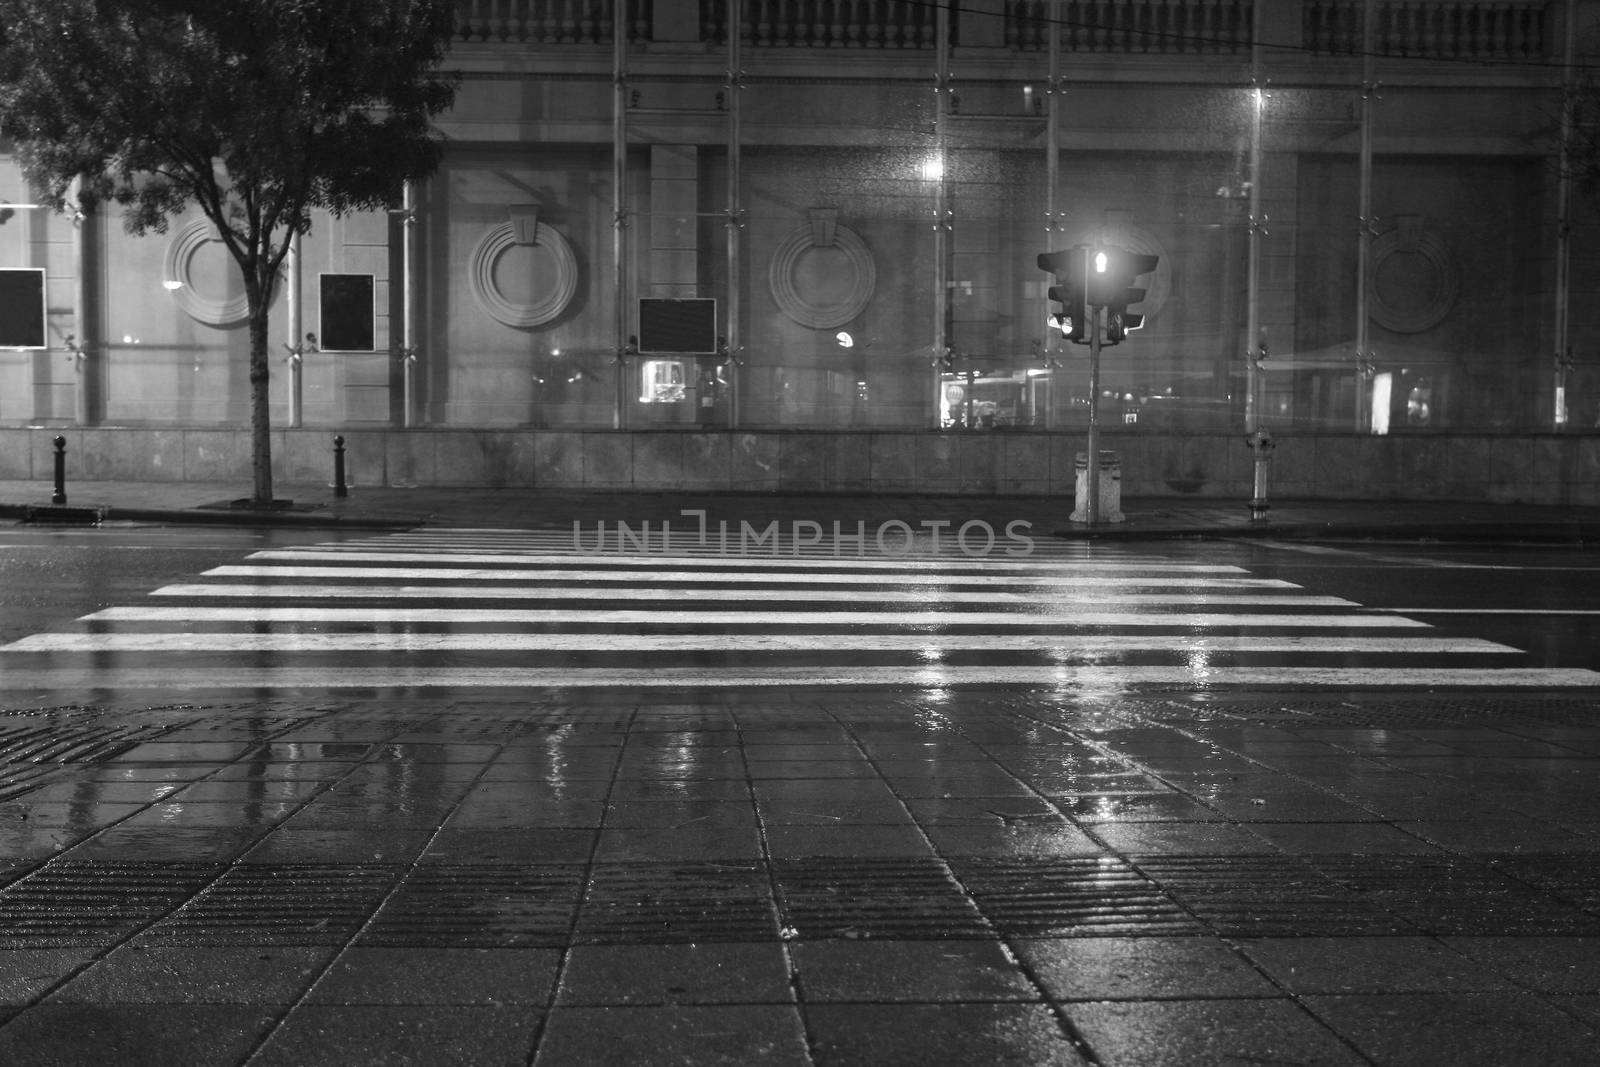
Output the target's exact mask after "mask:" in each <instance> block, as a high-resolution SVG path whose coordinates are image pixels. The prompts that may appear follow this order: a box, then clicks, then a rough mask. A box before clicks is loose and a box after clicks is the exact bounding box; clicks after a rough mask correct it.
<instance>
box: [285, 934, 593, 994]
mask: <svg viewBox="0 0 1600 1067" xmlns="http://www.w3.org/2000/svg"><path fill="white" fill-rule="evenodd" d="M560 958H561V953H560V952H559V951H558V950H556V949H549V948H509V949H506V948H370V947H361V946H354V947H351V948H347V949H345V950H344V951H343V952H341V953H340V954H339V957H338V959H337V960H335V961H334V962H333V965H332V966H331V967H329V968H328V970H327V972H326V973H324V974H323V975H322V977H321V978H320V979H319V980H318V981H317V984H316V985H315V986H313V987H312V989H311V992H310V993H309V994H308V995H307V997H306V1001H307V1003H310V1004H340V1005H346V1006H349V1005H357V1004H437V1005H467V1004H479V1005H489V1004H501V1005H512V1004H524V1005H536V1006H541V1007H542V1006H543V1005H544V1004H546V1003H548V1001H549V998H550V990H551V987H552V986H553V985H554V984H555V977H556V967H557V965H558V964H559V962H560Z"/></svg>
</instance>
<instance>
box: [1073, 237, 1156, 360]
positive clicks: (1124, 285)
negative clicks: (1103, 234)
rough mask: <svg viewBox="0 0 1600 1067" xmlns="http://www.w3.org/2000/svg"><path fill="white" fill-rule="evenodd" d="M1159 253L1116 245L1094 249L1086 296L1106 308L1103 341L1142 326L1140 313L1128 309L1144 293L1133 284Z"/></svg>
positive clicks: (1150, 268)
mask: <svg viewBox="0 0 1600 1067" xmlns="http://www.w3.org/2000/svg"><path fill="white" fill-rule="evenodd" d="M1159 262H1161V257H1160V256H1156V255H1152V254H1150V253H1148V252H1134V251H1130V250H1129V249H1126V248H1119V247H1118V246H1116V245H1107V246H1106V247H1105V248H1101V249H1098V250H1096V251H1095V253H1094V259H1093V268H1094V269H1093V271H1092V273H1091V274H1090V282H1089V300H1090V302H1091V303H1093V304H1095V305H1096V306H1104V307H1105V309H1106V344H1108V345H1114V344H1119V343H1120V342H1122V341H1123V340H1125V339H1126V338H1127V336H1128V334H1129V333H1131V332H1132V331H1134V330H1137V329H1139V328H1141V327H1142V326H1144V316H1143V315H1142V314H1139V313H1137V312H1131V311H1129V310H1128V305H1129V304H1137V303H1139V302H1140V301H1142V300H1143V299H1144V297H1145V293H1146V289H1145V287H1144V286H1142V285H1136V284H1134V283H1135V282H1137V281H1138V280H1139V279H1140V278H1141V277H1142V276H1144V275H1146V274H1152V273H1154V271H1155V269H1156V264H1157V263H1159Z"/></svg>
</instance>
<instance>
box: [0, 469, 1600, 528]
mask: <svg viewBox="0 0 1600 1067" xmlns="http://www.w3.org/2000/svg"><path fill="white" fill-rule="evenodd" d="M53 489H54V486H53V485H52V484H51V483H49V482H39V481H4V480H0V519H5V518H14V519H22V518H24V517H25V516H27V515H28V513H29V511H30V509H33V510H36V511H40V512H44V513H48V511H49V509H50V508H51V500H52V497H53V495H54V494H53ZM65 489H66V493H65V495H66V497H67V501H66V505H65V506H66V507H67V508H68V509H73V510H81V511H94V512H98V513H101V514H103V516H104V518H105V519H107V520H108V521H112V522H183V523H246V524H254V525H267V524H277V525H288V526H333V527H340V526H343V527H361V526H397V527H411V526H488V527H513V528H517V529H534V528H540V527H551V526H553V527H563V528H564V527H567V526H570V525H571V524H572V523H580V524H583V525H585V526H592V524H593V523H594V522H595V521H597V520H613V519H616V518H617V517H618V516H619V515H620V516H623V517H627V518H630V519H634V520H651V521H655V522H660V521H662V520H678V521H681V517H680V516H681V512H682V511H683V510H684V509H700V510H704V511H707V512H708V513H711V514H715V515H722V516H724V517H727V518H731V519H733V520H740V519H748V520H750V521H752V522H756V521H761V522H765V521H768V520H769V519H772V518H783V519H793V518H795V517H799V518H806V519H813V520H816V521H824V522H826V521H831V520H840V521H848V522H855V521H858V520H865V521H868V522H871V521H873V520H878V521H883V520H889V519H900V520H903V521H906V522H909V523H912V524H913V525H915V524H917V523H919V522H921V521H922V520H924V519H931V520H954V521H956V523H957V525H959V523H960V521H961V520H962V519H963V518H965V517H969V516H976V517H982V518H986V519H989V520H991V521H993V522H995V523H996V525H997V527H998V526H999V525H1003V524H1004V523H1005V522H1010V521H1013V520H1021V521H1025V522H1028V523H1030V524H1031V529H1032V533H1033V535H1034V536H1060V537H1067V538H1099V539H1134V540H1138V539H1149V538H1163V537H1214V536H1230V537H1362V538H1386V537H1399V538H1407V539H1415V538H1427V539H1435V540H1438V539H1448V540H1479V541H1503V542H1507V543H1517V542H1546V543H1566V544H1577V543H1582V544H1595V543H1600V508H1597V507H1577V506H1573V507H1559V506H1550V505H1531V504H1519V503H1495V502H1489V501H1477V502H1448V501H1396V500H1274V501H1272V502H1271V503H1270V507H1269V508H1268V510H1267V511H1266V512H1265V513H1264V516H1263V517H1262V518H1261V519H1260V520H1259V521H1258V520H1257V519H1256V518H1255V516H1254V515H1253V514H1252V512H1251V510H1250V508H1249V503H1248V501H1246V500H1225V499H1209V498H1182V497H1161V498H1149V499H1145V498H1134V499H1124V500H1121V501H1120V503H1119V505H1118V509H1119V510H1120V513H1121V514H1122V516H1123V521H1121V522H1102V523H1100V524H1098V525H1097V526H1095V527H1093V528H1090V527H1087V526H1085V525H1084V524H1082V523H1075V522H1072V521H1071V520H1070V515H1071V512H1072V506H1073V504H1072V501H1071V500H1070V499H1067V498H1065V497H1061V496H1000V497H982V496H937V495H934V496H915V495H877V496H869V495H854V496H840V495H822V494H803V493H799V494H786V495H782V496H776V497H775V496H773V495H771V494H763V493H694V492H675V493H662V492H625V491H618V492H581V493H580V492H548V491H543V490H531V489H503V488H467V489H453V488H432V487H430V488H417V489H400V488H389V487H363V486H357V487H354V488H352V489H350V490H349V492H348V495H347V496H344V497H336V496H334V495H333V491H332V489H331V488H330V487H329V486H327V485H306V484H280V485H278V486H276V488H275V496H276V497H277V498H278V499H279V501H280V502H282V504H283V505H284V506H283V507H282V508H281V509H279V510H273V511H256V510H251V509H249V508H247V507H244V506H242V505H244V504H245V503H246V502H247V501H248V498H249V496H250V494H251V487H250V485H249V484H248V483H244V482H75V483H69V484H68V485H67V486H66V487H65Z"/></svg>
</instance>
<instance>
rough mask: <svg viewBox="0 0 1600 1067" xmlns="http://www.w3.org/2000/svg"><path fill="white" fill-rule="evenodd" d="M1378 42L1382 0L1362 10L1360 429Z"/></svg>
mask: <svg viewBox="0 0 1600 1067" xmlns="http://www.w3.org/2000/svg"><path fill="white" fill-rule="evenodd" d="M1377 41H1378V0H1366V2H1365V4H1364V5H1363V7H1362V12H1361V157H1360V168H1361V207H1360V209H1359V214H1360V216H1361V218H1360V223H1361V229H1360V231H1359V236H1358V240H1357V244H1356V432H1357V433H1366V432H1367V431H1368V430H1369V429H1371V427H1372V410H1371V409H1372V397H1371V393H1370V389H1369V385H1368V383H1369V382H1370V381H1371V380H1372V373H1373V364H1372V352H1371V350H1370V347H1369V346H1370V341H1369V339H1368V326H1367V275H1368V273H1369V272H1370V271H1371V269H1372V264H1371V258H1372V227H1373V222H1374V219H1373V218H1372V100H1373V97H1374V95H1375V94H1376V93H1377V91H1378V86H1377V83H1376V82H1375V81H1374V78H1373V62H1374V53H1375V51H1376V49H1377Z"/></svg>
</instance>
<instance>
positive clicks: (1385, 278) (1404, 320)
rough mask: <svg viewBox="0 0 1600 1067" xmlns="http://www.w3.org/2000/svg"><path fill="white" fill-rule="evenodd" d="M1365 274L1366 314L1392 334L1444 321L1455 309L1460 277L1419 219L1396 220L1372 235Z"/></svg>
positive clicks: (1416, 330) (1444, 249)
mask: <svg viewBox="0 0 1600 1067" xmlns="http://www.w3.org/2000/svg"><path fill="white" fill-rule="evenodd" d="M1368 254H1369V255H1371V257H1372V267H1371V271H1370V273H1369V274H1368V275H1367V296H1368V297H1369V300H1368V307H1367V317H1368V318H1370V319H1371V320H1372V321H1373V322H1376V323H1377V324H1378V325H1379V326H1382V327H1383V328H1384V329H1386V330H1393V331H1394V332H1395V333H1422V332H1423V331H1424V330H1430V329H1432V328H1433V327H1435V326H1437V325H1439V323H1440V322H1442V321H1444V317H1445V316H1446V315H1448V314H1450V309H1451V308H1453V307H1455V303H1456V297H1457V295H1458V294H1459V293H1460V291H1461V277H1460V274H1459V272H1457V270H1456V265H1455V260H1454V259H1453V257H1452V256H1451V255H1450V249H1449V248H1448V247H1446V246H1445V243H1444V241H1442V240H1441V239H1440V238H1439V237H1438V236H1436V235H1435V234H1433V233H1430V232H1429V231H1427V230H1425V229H1423V228H1422V223H1421V219H1420V218H1417V217H1415V216H1409V217H1403V218H1401V219H1400V224H1399V225H1398V226H1396V227H1395V228H1394V229H1392V230H1389V231H1388V232H1386V233H1382V234H1379V235H1378V236H1377V237H1374V238H1373V239H1372V244H1371V245H1370V246H1369V248H1368Z"/></svg>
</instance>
